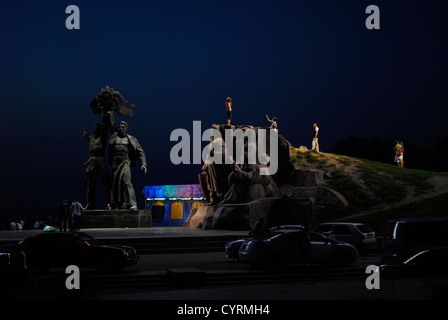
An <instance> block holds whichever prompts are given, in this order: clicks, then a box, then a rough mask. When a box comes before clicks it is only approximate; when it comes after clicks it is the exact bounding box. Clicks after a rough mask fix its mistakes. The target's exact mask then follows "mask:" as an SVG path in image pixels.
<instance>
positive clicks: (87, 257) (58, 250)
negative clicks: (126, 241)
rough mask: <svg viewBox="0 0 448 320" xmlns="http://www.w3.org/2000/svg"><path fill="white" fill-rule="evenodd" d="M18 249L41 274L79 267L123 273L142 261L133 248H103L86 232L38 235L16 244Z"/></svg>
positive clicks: (29, 265)
mask: <svg viewBox="0 0 448 320" xmlns="http://www.w3.org/2000/svg"><path fill="white" fill-rule="evenodd" d="M15 249H16V250H18V251H23V252H24V253H25V255H26V263H27V266H28V268H31V269H39V270H46V269H50V268H57V267H61V268H65V267H67V266H69V265H76V266H78V267H80V268H81V267H91V268H100V269H101V270H103V271H121V270H123V269H124V268H125V267H127V266H130V265H134V264H136V263H137V262H138V259H139V257H138V255H137V253H136V251H135V249H134V248H132V247H127V246H117V245H113V246H112V245H103V244H101V243H100V242H99V241H97V240H96V239H94V238H93V237H91V236H90V235H88V234H86V233H83V232H58V233H53V232H52V233H42V234H37V235H34V236H31V237H29V238H27V239H25V240H23V241H21V242H19V243H18V244H16V245H15Z"/></svg>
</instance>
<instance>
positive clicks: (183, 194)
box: [145, 184, 204, 199]
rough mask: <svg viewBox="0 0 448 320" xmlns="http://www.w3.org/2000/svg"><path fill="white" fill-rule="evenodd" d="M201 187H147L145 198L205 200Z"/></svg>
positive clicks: (194, 185) (184, 185) (197, 185)
mask: <svg viewBox="0 0 448 320" xmlns="http://www.w3.org/2000/svg"><path fill="white" fill-rule="evenodd" d="M203 197H204V195H203V194H202V189H201V185H199V184H183V185H163V186H146V187H145V198H146V199H148V198H203Z"/></svg>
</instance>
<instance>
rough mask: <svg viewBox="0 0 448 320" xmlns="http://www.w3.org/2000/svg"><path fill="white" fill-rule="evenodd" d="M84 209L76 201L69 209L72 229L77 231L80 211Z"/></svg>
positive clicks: (79, 222)
mask: <svg viewBox="0 0 448 320" xmlns="http://www.w3.org/2000/svg"><path fill="white" fill-rule="evenodd" d="M84 209H85V208H84V207H83V206H82V204H81V203H79V201H78V199H75V200H74V201H73V203H72V205H71V207H70V212H71V213H72V219H73V229H74V230H75V231H79V226H80V224H81V214H82V210H84Z"/></svg>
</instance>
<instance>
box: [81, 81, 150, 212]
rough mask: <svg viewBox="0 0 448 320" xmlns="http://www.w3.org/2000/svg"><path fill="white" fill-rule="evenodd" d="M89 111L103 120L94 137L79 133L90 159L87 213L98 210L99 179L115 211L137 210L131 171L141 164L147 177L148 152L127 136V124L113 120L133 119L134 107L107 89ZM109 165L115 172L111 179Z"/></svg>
mask: <svg viewBox="0 0 448 320" xmlns="http://www.w3.org/2000/svg"><path fill="white" fill-rule="evenodd" d="M90 107H91V108H92V112H93V113H94V114H101V115H102V119H101V123H95V125H94V134H93V135H90V134H89V133H87V132H86V131H85V130H84V129H83V128H81V129H80V133H81V136H82V137H83V138H85V139H86V140H88V141H89V156H90V157H89V160H88V161H87V162H86V163H84V167H85V171H86V175H85V181H86V183H87V185H88V187H87V202H88V205H87V209H89V210H93V209H96V185H97V180H98V178H100V179H101V180H102V182H103V185H104V187H105V190H106V195H107V202H108V204H110V205H111V208H112V209H127V208H129V209H130V210H131V211H133V210H137V201H136V196H135V191H134V188H133V185H132V182H131V167H136V165H137V162H140V164H141V169H142V171H143V172H144V173H145V174H146V172H147V163H146V157H145V152H144V151H143V148H142V147H141V146H140V144H139V142H138V140H137V139H136V138H135V137H133V136H131V135H128V134H127V129H128V124H127V123H126V122H124V121H121V122H120V123H119V125H118V127H117V126H116V124H115V116H114V112H115V113H117V114H119V115H121V116H124V117H132V116H133V115H134V111H133V109H134V108H135V106H134V105H132V104H130V103H129V102H128V101H126V100H125V99H124V98H123V96H122V95H121V94H120V93H119V92H118V91H115V90H114V89H113V88H110V87H108V86H106V87H105V88H104V89H101V91H100V92H99V93H98V94H97V96H96V97H95V98H94V99H93V100H92V101H91V102H90ZM109 134H110V138H109ZM108 139H109V141H108ZM106 150H107V153H108V154H107V160H108V161H107V163H106V159H105V157H106ZM107 164H109V165H110V166H111V168H112V176H110V174H109V169H108V166H107Z"/></svg>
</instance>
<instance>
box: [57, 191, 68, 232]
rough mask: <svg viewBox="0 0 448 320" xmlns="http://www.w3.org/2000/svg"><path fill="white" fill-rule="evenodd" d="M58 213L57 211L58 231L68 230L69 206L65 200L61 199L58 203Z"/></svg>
mask: <svg viewBox="0 0 448 320" xmlns="http://www.w3.org/2000/svg"><path fill="white" fill-rule="evenodd" d="M58 213H59V226H60V231H67V230H68V215H69V208H68V203H67V200H63V199H61V201H60V202H59V205H58Z"/></svg>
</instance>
